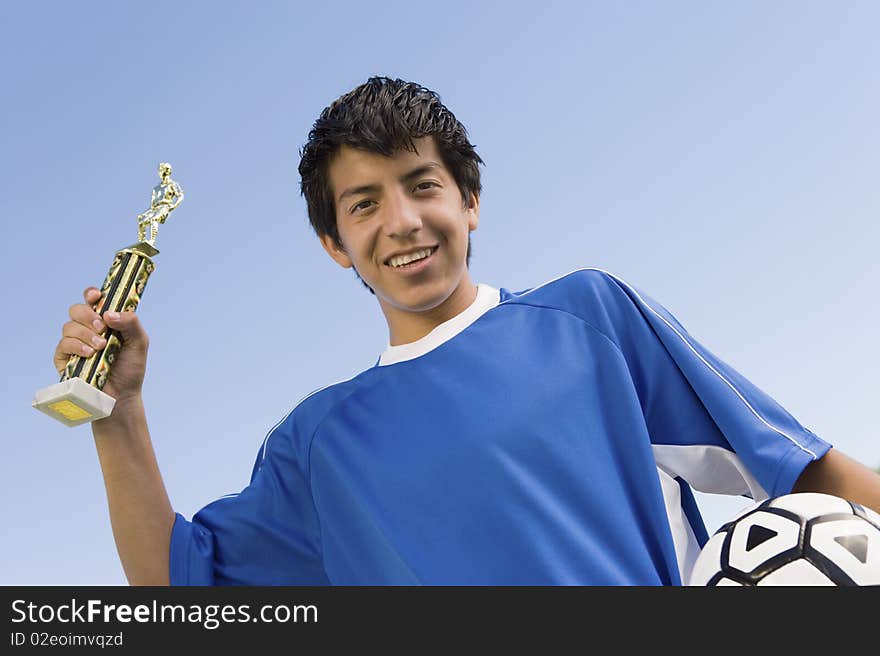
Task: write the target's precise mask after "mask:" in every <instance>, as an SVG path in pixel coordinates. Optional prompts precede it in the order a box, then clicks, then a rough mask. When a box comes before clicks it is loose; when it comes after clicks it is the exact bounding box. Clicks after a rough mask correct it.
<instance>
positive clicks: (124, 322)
mask: <svg viewBox="0 0 880 656" xmlns="http://www.w3.org/2000/svg"><path fill="white" fill-rule="evenodd" d="M104 321H105V322H106V324H107V326H108V327H110V328H112V329H113V330H115V331H117V332H118V333H119V335H120V336H121V338H122V341H123V343H124V344H126V345H127V346H130V347H134V348H141V349H144V350H146V348H147V346H148V345H149V341H150V340H149V338H148V337H147V332H146V331H145V330H144V327H143V326H142V325H141V322H140V320H139V319H138V316H137V314H136V313H134V312H107V313H106V314H105V315H104Z"/></svg>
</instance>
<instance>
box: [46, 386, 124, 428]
mask: <svg viewBox="0 0 880 656" xmlns="http://www.w3.org/2000/svg"><path fill="white" fill-rule="evenodd" d="M115 404H116V399H114V398H113V397H112V396H110V395H109V394H105V393H104V392H102V391H101V390H99V389H98V388H97V387H92V386H91V385H89V384H88V383H87V382H86V381H84V380H83V379H82V378H68V379H67V380H65V381H62V382H60V383H55V384H54V385H50V386H49V387H44V388H43V389H41V390H38V391H37V393H36V395H35V396H34V401H33V403H31V405H32V406H33V407H35V408H36V409H37V410H39V411H41V412H45V413H46V414H47V415H49V416H50V417H52V418H54V419H57V420H58V421H60V422H61V423H62V424H64V425H65V426H79V425H80V424H84V423H85V422H87V421H95V420H96V419H103V418H104V417H109V416H110V413H111V412H112V411H113V406H114V405H115Z"/></svg>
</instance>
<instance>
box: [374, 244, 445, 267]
mask: <svg viewBox="0 0 880 656" xmlns="http://www.w3.org/2000/svg"><path fill="white" fill-rule="evenodd" d="M438 248H440V247H439V246H431V247H429V248H423V249H421V250H418V251H413V252H412V253H407V254H405V255H396V256H394V257H391V258H388V259H387V260H385V266H388V267H390V268H392V269H394V270H395V271H412V270H415V269H420V268H422V267H424V266H426V265H427V263H428V262H430V260H431V258H432V257H433V256H434V253H436V252H437V249H438Z"/></svg>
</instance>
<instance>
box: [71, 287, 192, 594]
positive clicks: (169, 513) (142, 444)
mask: <svg viewBox="0 0 880 656" xmlns="http://www.w3.org/2000/svg"><path fill="white" fill-rule="evenodd" d="M83 296H84V298H85V303H78V304H76V305H73V306H71V308H70V311H69V314H70V321H68V322H67V323H66V324H64V328H63V330H62V338H61V340H60V341H59V342H58V345H57V346H56V348H55V355H54V362H55V369H56V370H57V371H59V372H60V371H62V370H63V369H64V366H65V364H66V363H67V360H68V358H69V357H70V355H73V354H76V355H85V356H89V355H91V353H92V350H93V349H96V348H102V347H103V346H104V345H105V343H106V342H103V337H102V336H101V334H102V333H103V332H104V330H105V326H107V327H109V328H111V329H113V330H115V331H118V332H119V333H120V335H121V338H122V344H123V346H122V348H121V349H120V351H119V354H118V355H117V357H116V360H115V361H114V363H113V368H112V370H111V372H110V378H109V379H108V381H107V384H106V385H105V387H104V391H105V392H106V393H108V394H109V395H110V396H112V397H113V398H115V399H116V405H115V406H114V408H113V413H112V414H111V415H110V416H109V417H107V418H105V419H101V420H99V421H96V422H93V423H92V434H93V436H94V440H95V446H96V447H97V450H98V459H99V461H100V464H101V471H102V473H103V476H104V487H105V488H106V491H107V503H108V506H109V510H110V522H111V525H112V528H113V537H114V539H115V541H116V549H117V551H118V553H119V558H120V560H121V561H122V567H123V570H124V571H125V575H126V577H127V579H128V582H129V583H130V584H131V585H168V583H169V555H168V550H169V543H170V540H171V530H172V527H173V525H174V519H175V516H174V511H173V510H172V507H171V503H170V502H169V500H168V495H167V493H166V491H165V485H164V482H163V481H162V476H161V474H160V472H159V466H158V463H157V461H156V456H155V453H154V451H153V445H152V442H151V441H150V433H149V430H148V428H147V419H146V413H145V411H144V405H143V399H142V396H141V387H142V384H143V380H144V373H145V371H146V362H147V348H148V345H149V339H148V337H147V333H146V332H145V331H144V329H143V327H142V326H141V324H140V322H139V320H138V318H137V316H136V315H135V313H134V312H122V313H119V314H117V315H116V316H114V315H112V314H111V313H107V314H105V316H104V318H103V321H102V319H101V317H99V316H98V313H97V312H96V311H95V309H94V308H95V306H96V305H97V303H98V301H99V300H100V299H101V293H100V292H99V291H98V290H97V289H95V288H94V287H90V288H88V289H86V291H85V292H84V294H83ZM96 340H97V341H96Z"/></svg>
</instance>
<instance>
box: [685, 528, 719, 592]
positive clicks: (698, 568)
mask: <svg viewBox="0 0 880 656" xmlns="http://www.w3.org/2000/svg"><path fill="white" fill-rule="evenodd" d="M723 545H724V534H723V533H716V534H715V535H713V536H712V537H711V538H709V541H708V542H707V543H706V544H705V545H704V546H703V549H702V551H700V555H699V556H697V560H696V561H695V562H694V568H693V569H692V570H691V575H690V579H689V580H688V585H706V584H707V583H708V582H709V579H711V578H712V577H713V576H715V575H716V574H717V573H718V572H720V571H721V547H722V546H723Z"/></svg>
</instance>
